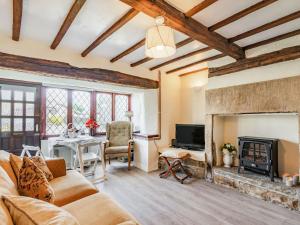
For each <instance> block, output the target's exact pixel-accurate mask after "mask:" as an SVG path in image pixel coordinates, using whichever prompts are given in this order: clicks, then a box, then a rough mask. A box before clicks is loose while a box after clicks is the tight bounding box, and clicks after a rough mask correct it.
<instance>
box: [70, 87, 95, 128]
mask: <svg viewBox="0 0 300 225" xmlns="http://www.w3.org/2000/svg"><path fill="white" fill-rule="evenodd" d="M90 117H91V94H90V92H86V91H72V120H73V126H74V127H76V128H77V129H82V130H85V131H86V132H87V129H86V128H85V126H84V124H85V122H86V121H87V120H88V119H89V118H90Z"/></svg>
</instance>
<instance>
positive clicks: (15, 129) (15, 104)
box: [0, 83, 41, 155]
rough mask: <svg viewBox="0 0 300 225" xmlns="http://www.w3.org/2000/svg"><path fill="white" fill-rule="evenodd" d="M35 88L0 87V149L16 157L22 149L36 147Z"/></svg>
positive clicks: (37, 96)
mask: <svg viewBox="0 0 300 225" xmlns="http://www.w3.org/2000/svg"><path fill="white" fill-rule="evenodd" d="M40 90H41V87H40V86H39V85H30V84H28V85H27V84H26V85H13V84H6V83H0V127H1V132H0V149H2V150H7V151H9V152H11V153H14V154H17V155H19V154H20V152H21V150H22V145H23V144H26V145H34V146H39V145H40V132H39V130H40Z"/></svg>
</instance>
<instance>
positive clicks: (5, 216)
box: [0, 166, 19, 225]
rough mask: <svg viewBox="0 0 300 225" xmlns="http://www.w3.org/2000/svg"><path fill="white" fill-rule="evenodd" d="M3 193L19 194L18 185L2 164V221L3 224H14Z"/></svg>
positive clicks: (0, 191)
mask: <svg viewBox="0 0 300 225" xmlns="http://www.w3.org/2000/svg"><path fill="white" fill-rule="evenodd" d="M2 195H19V193H18V191H17V186H16V185H15V183H14V182H13V181H12V180H11V179H10V177H9V176H8V174H7V173H6V172H5V170H4V169H3V168H2V167H1V166H0V221H1V223H0V224H2V222H3V224H7V225H12V224H13V222H12V219H11V216H10V214H9V212H8V210H7V208H6V207H5V205H4V202H3V201H2V200H1V196H2Z"/></svg>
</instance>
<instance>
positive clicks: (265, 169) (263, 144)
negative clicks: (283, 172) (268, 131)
mask: <svg viewBox="0 0 300 225" xmlns="http://www.w3.org/2000/svg"><path fill="white" fill-rule="evenodd" d="M238 139H239V160H240V164H239V168H238V172H239V173H240V169H241V168H244V169H245V170H250V171H253V172H256V173H261V174H264V175H268V176H270V179H271V181H274V176H275V174H276V176H277V177H278V140H277V139H273V138H259V137H239V138H238Z"/></svg>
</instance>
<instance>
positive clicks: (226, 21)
mask: <svg viewBox="0 0 300 225" xmlns="http://www.w3.org/2000/svg"><path fill="white" fill-rule="evenodd" d="M276 1H277V0H263V1H261V2H258V3H256V4H254V5H252V6H250V7H248V8H246V9H244V10H242V11H240V12H238V13H236V14H234V15H232V16H230V17H228V18H226V19H224V20H222V21H220V22H218V23H216V24H214V25H212V26H211V27H209V28H208V29H209V30H210V31H215V30H217V29H219V28H221V27H224V26H226V25H228V24H230V23H232V22H234V21H237V20H239V19H241V18H242V17H244V16H247V15H249V14H250V13H253V12H255V11H257V10H259V9H261V8H263V7H266V6H268V5H270V4H272V3H274V2H276Z"/></svg>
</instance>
